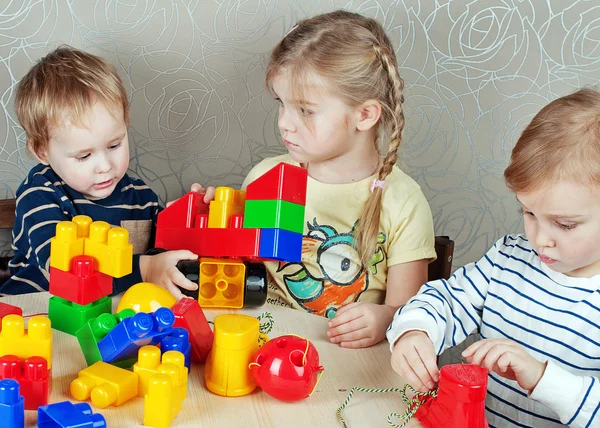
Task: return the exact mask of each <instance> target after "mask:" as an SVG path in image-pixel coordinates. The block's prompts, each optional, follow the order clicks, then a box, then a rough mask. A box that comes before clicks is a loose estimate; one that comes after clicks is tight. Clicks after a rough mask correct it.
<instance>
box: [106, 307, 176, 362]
mask: <svg viewBox="0 0 600 428" xmlns="http://www.w3.org/2000/svg"><path fill="white" fill-rule="evenodd" d="M174 323H175V315H173V311H171V310H170V309H168V308H158V309H157V310H156V312H154V313H153V314H147V313H144V312H139V313H137V314H135V315H134V316H132V317H131V318H126V319H124V320H123V321H122V322H120V323H119V324H117V326H116V327H115V328H113V329H112V330H111V331H110V332H109V333H108V334H107V335H106V336H105V337H104V338H103V339H102V340H100V342H98V350H99V351H100V355H102V361H104V362H106V363H113V362H117V361H122V360H127V359H129V358H136V357H137V354H138V350H139V349H140V348H141V347H142V346H145V345H157V344H158V343H160V341H161V340H162V339H163V338H164V337H165V336H168V335H169V334H170V333H171V331H172V330H173V329H172V328H171V327H173V324H174Z"/></svg>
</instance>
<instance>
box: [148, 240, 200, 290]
mask: <svg viewBox="0 0 600 428" xmlns="http://www.w3.org/2000/svg"><path fill="white" fill-rule="evenodd" d="M197 259H198V256H197V255H196V254H194V253H192V252H191V251H188V250H178V251H165V252H164V253H160V254H156V255H153V256H140V271H141V274H142V279H143V280H144V281H145V282H151V283H153V284H156V285H159V286H161V287H163V288H166V289H167V291H168V292H169V293H171V294H172V295H173V296H174V297H175V298H176V299H177V300H179V299H181V298H182V297H183V296H184V295H183V293H182V292H181V291H180V290H179V288H177V286H179V287H182V288H185V289H187V290H195V289H197V288H198V285H197V284H195V283H193V282H192V281H190V280H189V279H187V278H186V277H185V275H183V274H182V273H181V272H180V271H179V269H177V267H176V265H177V263H178V262H179V261H180V260H197Z"/></svg>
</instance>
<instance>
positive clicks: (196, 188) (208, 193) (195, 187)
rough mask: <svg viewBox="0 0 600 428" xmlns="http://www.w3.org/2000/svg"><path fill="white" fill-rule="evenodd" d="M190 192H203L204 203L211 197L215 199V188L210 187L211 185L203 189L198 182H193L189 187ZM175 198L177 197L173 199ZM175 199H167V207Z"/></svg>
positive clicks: (210, 199)
mask: <svg viewBox="0 0 600 428" xmlns="http://www.w3.org/2000/svg"><path fill="white" fill-rule="evenodd" d="M190 192H196V193H204V203H205V204H208V203H209V202H210V201H212V200H213V199H215V188H214V187H212V186H209V187H207V188H206V189H205V188H204V187H202V186H201V185H200V184H198V183H194V184H192V186H191V187H190ZM176 200H177V199H175V201H176ZM175 201H169V202H167V207H168V206H170V205H171V204H172V203H173V202H175Z"/></svg>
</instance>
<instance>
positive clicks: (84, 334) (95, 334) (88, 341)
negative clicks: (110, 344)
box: [75, 309, 135, 367]
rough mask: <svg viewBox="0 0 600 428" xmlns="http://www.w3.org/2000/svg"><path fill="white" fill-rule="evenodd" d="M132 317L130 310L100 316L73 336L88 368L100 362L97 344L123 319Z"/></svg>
mask: <svg viewBox="0 0 600 428" xmlns="http://www.w3.org/2000/svg"><path fill="white" fill-rule="evenodd" d="M134 315H135V312H134V311H133V310H132V309H124V310H122V311H121V312H119V313H117V314H114V315H112V314H109V313H106V314H102V315H100V316H99V317H97V318H93V319H91V320H89V321H88V322H87V323H85V324H84V325H83V327H81V328H80V329H79V330H78V331H77V333H76V334H75V335H76V336H77V340H78V341H79V346H80V347H81V350H82V351H83V356H84V357H85V362H86V363H87V365H88V366H91V365H92V364H94V363H97V362H98V361H102V355H101V354H100V350H99V349H98V342H99V341H100V340H102V339H104V337H105V336H106V335H107V334H108V333H109V332H110V331H111V330H112V329H113V328H115V327H116V326H117V324H118V323H120V322H121V321H123V320H124V319H125V318H131V317H132V316H134ZM132 365H133V364H130V365H129V366H128V367H131V366H132ZM119 366H120V365H119ZM126 366H127V364H126Z"/></svg>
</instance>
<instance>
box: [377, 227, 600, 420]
mask: <svg viewBox="0 0 600 428" xmlns="http://www.w3.org/2000/svg"><path fill="white" fill-rule="evenodd" d="M409 330H422V331H425V332H426V333H427V334H428V335H429V337H430V338H431V340H432V341H433V344H434V347H435V349H436V351H437V353H438V354H440V353H441V352H442V351H443V350H445V349H447V348H449V347H452V346H454V345H456V344H458V343H460V342H462V341H463V340H465V338H466V337H467V336H468V335H469V334H470V333H471V332H473V331H478V332H480V334H481V337H482V338H484V339H485V338H502V339H504V338H506V339H510V340H513V341H515V342H517V343H519V344H521V345H522V346H523V347H524V348H525V349H526V350H527V352H529V353H530V354H531V355H532V356H533V357H535V358H536V359H538V360H539V361H547V367H546V371H545V373H544V375H543V376H542V378H541V380H540V381H539V383H538V385H537V386H536V388H535V390H534V391H533V392H532V393H531V395H528V393H527V391H524V390H522V389H521V388H520V387H519V385H518V384H517V383H516V382H515V381H511V380H508V379H505V378H503V377H501V376H498V375H497V374H495V373H491V374H490V376H489V383H488V394H487V399H486V410H487V412H486V413H487V418H488V421H489V423H490V427H535V428H538V427H559V426H563V424H566V425H568V426H571V427H599V426H600V380H599V374H600V275H596V276H594V277H592V278H573V277H568V276H566V275H564V274H561V273H557V272H554V271H552V270H551V269H549V268H548V267H547V266H546V265H544V264H543V263H541V261H540V259H539V258H538V255H537V253H536V252H535V251H534V250H533V249H532V247H531V245H530V244H529V241H528V240H527V239H526V238H525V237H523V236H520V235H516V236H505V237H504V238H502V239H500V240H499V241H498V242H496V244H495V245H494V247H493V248H492V249H490V250H489V251H488V252H487V253H486V254H485V256H484V257H483V258H482V259H481V260H479V261H478V262H476V263H471V264H468V265H467V266H464V267H462V268H460V269H458V270H457V271H456V272H455V273H454V275H452V277H451V278H450V279H449V280H448V281H445V280H439V281H432V282H430V283H427V284H425V285H423V287H421V289H420V290H419V294H417V295H416V296H414V297H413V298H412V299H410V300H409V301H408V303H407V304H406V305H405V306H403V307H402V308H400V309H399V310H398V312H397V313H396V315H395V316H394V320H393V322H392V324H391V325H390V328H389V329H388V333H387V338H388V340H389V342H390V344H394V343H395V342H396V340H397V339H398V337H400V336H401V335H402V334H403V333H404V332H406V331H409Z"/></svg>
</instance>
